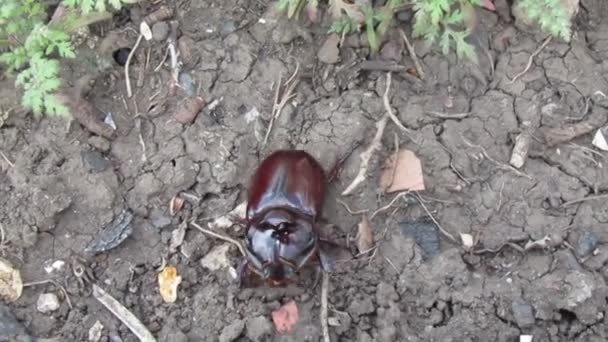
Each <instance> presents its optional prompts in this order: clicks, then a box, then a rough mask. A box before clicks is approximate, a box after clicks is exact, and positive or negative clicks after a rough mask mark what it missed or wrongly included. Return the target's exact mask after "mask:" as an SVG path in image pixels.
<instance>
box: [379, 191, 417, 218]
mask: <svg viewBox="0 0 608 342" xmlns="http://www.w3.org/2000/svg"><path fill="white" fill-rule="evenodd" d="M409 193H410V192H409V191H403V192H400V193H398V194H397V195H395V197H393V199H392V200H391V201H390V202H389V203H388V204H387V205H385V206H383V207H382V208H378V209H377V210H376V211H374V213H373V214H372V216H370V217H369V219H370V220H371V219H373V218H374V217H376V215H378V214H380V213H381V212H383V211H385V210H387V209H388V208H390V207H391V206H392V205H393V204H394V203H395V202H396V201H397V200H398V199H400V198H401V197H403V196H405V195H407V194H409Z"/></svg>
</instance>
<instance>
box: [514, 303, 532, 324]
mask: <svg viewBox="0 0 608 342" xmlns="http://www.w3.org/2000/svg"><path fill="white" fill-rule="evenodd" d="M511 310H512V311H513V317H514V318H515V322H516V323H517V325H518V326H519V327H520V328H522V329H524V328H531V327H533V326H534V322H535V318H534V310H533V308H532V305H530V304H529V303H527V302H525V301H523V300H521V299H517V300H514V301H513V303H511Z"/></svg>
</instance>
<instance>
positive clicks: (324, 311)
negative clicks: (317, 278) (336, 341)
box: [321, 272, 331, 342]
mask: <svg viewBox="0 0 608 342" xmlns="http://www.w3.org/2000/svg"><path fill="white" fill-rule="evenodd" d="M328 292H329V274H327V272H323V282H322V284H321V327H322V329H323V341H324V342H330V341H331V340H330V339H329V327H328V326H327V296H328Z"/></svg>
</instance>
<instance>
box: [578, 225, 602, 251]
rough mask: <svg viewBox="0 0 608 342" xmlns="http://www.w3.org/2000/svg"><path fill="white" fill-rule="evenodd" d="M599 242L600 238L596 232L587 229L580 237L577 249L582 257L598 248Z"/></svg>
mask: <svg viewBox="0 0 608 342" xmlns="http://www.w3.org/2000/svg"><path fill="white" fill-rule="evenodd" d="M599 242H600V239H599V238H598V236H597V235H596V234H595V233H593V232H588V231H586V232H584V233H583V235H581V236H580V237H579V238H578V246H577V249H576V251H577V253H578V255H579V256H580V257H586V256H588V255H589V254H591V253H592V252H593V251H594V250H595V249H596V248H597V245H598V243H599Z"/></svg>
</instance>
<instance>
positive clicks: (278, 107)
mask: <svg viewBox="0 0 608 342" xmlns="http://www.w3.org/2000/svg"><path fill="white" fill-rule="evenodd" d="M296 63H297V64H296V70H295V71H294V72H293V74H292V75H291V77H289V79H288V80H287V82H285V84H286V85H287V89H286V90H285V92H284V93H283V95H282V96H281V101H280V102H279V92H280V91H281V78H280V77H279V82H278V85H277V91H276V92H275V95H274V105H273V106H272V117H271V118H270V123H269V124H268V129H267V130H266V135H265V136H264V141H263V142H262V148H263V147H264V146H266V143H267V142H268V138H269V137H270V132H271V131H272V127H273V126H274V122H275V121H276V120H277V119H278V118H279V116H280V115H281V112H282V111H283V107H285V105H286V104H287V101H289V100H290V99H291V98H292V97H293V96H294V95H293V91H294V89H295V87H296V85H297V84H298V83H299V81H297V80H296V81H295V82H293V83H292V81H293V80H294V78H295V76H296V74H297V73H298V71H299V70H300V63H299V62H297V61H296Z"/></svg>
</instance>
